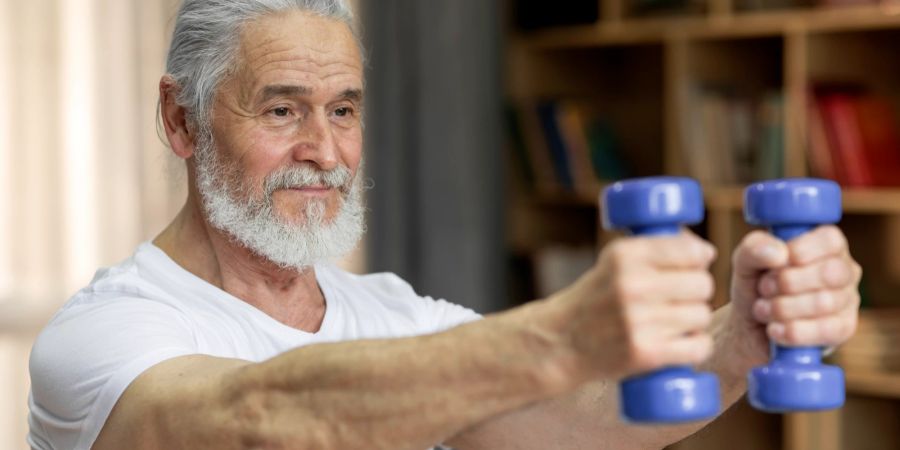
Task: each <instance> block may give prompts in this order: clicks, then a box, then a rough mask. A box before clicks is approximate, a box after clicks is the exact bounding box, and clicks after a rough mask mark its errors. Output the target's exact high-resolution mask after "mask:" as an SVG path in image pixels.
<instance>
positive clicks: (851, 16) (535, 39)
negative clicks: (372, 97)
mask: <svg viewBox="0 0 900 450" xmlns="http://www.w3.org/2000/svg"><path fill="white" fill-rule="evenodd" d="M897 26H900V4H897V5H888V4H883V5H866V6H852V7H832V8H829V7H819V8H810V9H800V10H796V9H795V10H779V11H763V12H755V11H751V12H736V13H724V14H710V15H702V16H683V17H653V18H626V19H622V20H619V21H609V22H603V21H601V22H599V23H598V24H596V25H582V26H572V27H565V28H553V29H547V30H541V31H536V32H532V33H528V34H522V35H519V36H518V38H519V39H521V40H522V41H523V42H524V43H525V44H526V45H528V46H530V47H533V48H545V49H553V48H575V47H593V46H607V45H626V44H653V43H663V42H664V41H666V40H667V39H670V38H672V37H678V38H688V39H690V38H693V39H714V38H741V37H764V36H778V35H784V34H786V33H789V32H797V31H809V32H820V33H824V32H837V31H854V30H855V31H858V30H870V29H871V30H875V29H883V28H895V27H897Z"/></svg>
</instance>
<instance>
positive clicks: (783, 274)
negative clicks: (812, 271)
mask: <svg viewBox="0 0 900 450" xmlns="http://www.w3.org/2000/svg"><path fill="white" fill-rule="evenodd" d="M775 286H777V288H778V292H779V293H782V294H793V293H795V292H794V291H795V290H796V288H797V281H796V276H795V271H793V270H781V271H779V272H778V273H777V274H775Z"/></svg>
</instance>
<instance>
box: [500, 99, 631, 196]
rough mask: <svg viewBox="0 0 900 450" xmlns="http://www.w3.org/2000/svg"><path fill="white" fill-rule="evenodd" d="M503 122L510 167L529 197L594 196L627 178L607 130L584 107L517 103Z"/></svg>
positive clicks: (575, 103)
mask: <svg viewBox="0 0 900 450" xmlns="http://www.w3.org/2000/svg"><path fill="white" fill-rule="evenodd" d="M507 120H508V128H509V131H510V143H511V147H512V149H513V156H514V159H515V161H516V165H517V166H518V167H519V171H520V172H521V173H522V174H523V175H524V179H525V180H526V183H527V184H528V186H529V188H531V189H532V190H534V191H537V192H539V193H545V194H558V193H560V192H568V193H573V194H578V195H582V196H595V195H597V193H598V192H599V191H600V187H601V186H602V184H603V183H605V182H606V181H607V180H618V179H621V178H626V177H627V176H628V175H629V171H628V170H627V169H626V164H625V163H624V161H623V160H622V159H621V158H620V150H619V146H618V143H617V139H616V136H615V134H614V133H613V130H612V127H611V126H609V124H608V123H606V122H605V121H603V120H602V119H601V118H600V116H599V115H598V114H597V113H595V112H594V111H593V108H592V107H591V105H590V104H589V103H587V102H584V101H577V100H540V101H523V102H518V103H517V104H515V105H513V106H512V107H511V108H510V109H509V114H508V117H507Z"/></svg>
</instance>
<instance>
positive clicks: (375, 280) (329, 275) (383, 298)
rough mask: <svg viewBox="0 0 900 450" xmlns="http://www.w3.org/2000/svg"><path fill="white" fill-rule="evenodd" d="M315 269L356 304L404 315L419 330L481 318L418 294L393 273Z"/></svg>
mask: <svg viewBox="0 0 900 450" xmlns="http://www.w3.org/2000/svg"><path fill="white" fill-rule="evenodd" d="M316 270H317V276H319V277H320V280H321V281H322V282H324V283H327V284H330V285H332V286H333V287H335V288H337V289H339V290H341V291H342V292H343V293H344V294H345V295H344V298H347V299H349V301H351V302H353V303H354V304H356V306H358V307H360V308H365V309H369V310H371V309H373V308H379V309H382V310H384V311H386V312H387V313H389V314H393V315H395V316H398V317H401V316H402V317H405V318H407V319H409V320H411V321H412V322H414V323H415V324H416V327H417V332H419V333H431V332H437V331H442V330H445V329H448V328H452V327H454V326H457V325H460V324H463V323H466V322H470V321H473V320H477V319H479V318H481V316H480V315H479V314H478V313H476V312H475V311H472V310H470V309H468V308H465V307H462V306H460V305H456V304H453V303H451V302H448V301H446V300H443V299H434V298H432V297H429V296H422V295H419V294H418V293H416V291H415V289H414V288H413V287H412V285H410V284H409V283H408V282H407V281H406V280H404V279H403V278H401V277H399V276H398V275H396V274H394V273H391V272H379V273H371V274H365V275H357V274H353V273H349V272H346V271H344V270H342V269H340V268H338V267H336V266H332V265H327V266H320V267H317V268H316Z"/></svg>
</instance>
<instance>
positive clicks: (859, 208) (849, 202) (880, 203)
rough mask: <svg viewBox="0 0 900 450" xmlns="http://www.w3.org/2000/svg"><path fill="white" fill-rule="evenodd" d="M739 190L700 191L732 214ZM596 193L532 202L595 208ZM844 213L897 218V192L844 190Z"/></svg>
mask: <svg viewBox="0 0 900 450" xmlns="http://www.w3.org/2000/svg"><path fill="white" fill-rule="evenodd" d="M743 192H744V188H743V187H737V186H735V187H717V188H708V189H705V191H704V197H705V199H706V208H707V209H709V210H735V211H738V210H740V209H741V208H742V207H743V204H744V200H743V195H744V194H743ZM599 195H600V190H599V189H598V190H597V193H596V194H588V193H578V192H569V191H564V190H562V189H560V190H559V191H556V192H547V191H541V192H537V193H536V194H535V197H534V201H535V202H537V203H538V204H540V205H547V206H574V207H589V206H597V202H598V199H599ZM843 196H844V212H845V213H850V214H900V188H867V189H860V188H845V189H844V191H843Z"/></svg>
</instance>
